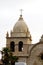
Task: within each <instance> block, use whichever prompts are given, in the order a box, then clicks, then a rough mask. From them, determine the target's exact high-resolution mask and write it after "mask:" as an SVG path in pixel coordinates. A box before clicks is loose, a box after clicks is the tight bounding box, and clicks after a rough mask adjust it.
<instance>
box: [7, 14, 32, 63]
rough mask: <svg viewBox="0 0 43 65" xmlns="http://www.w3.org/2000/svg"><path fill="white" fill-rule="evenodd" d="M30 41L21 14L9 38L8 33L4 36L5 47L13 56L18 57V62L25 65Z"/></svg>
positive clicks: (29, 35) (28, 32)
mask: <svg viewBox="0 0 43 65" xmlns="http://www.w3.org/2000/svg"><path fill="white" fill-rule="evenodd" d="M31 41H32V39H31V34H30V31H29V29H28V27H27V25H26V24H25V21H24V19H23V17H22V14H21V15H20V17H19V19H18V21H17V23H16V24H15V25H14V27H13V31H11V34H10V36H9V33H8V32H7V34H6V47H8V48H9V49H11V51H12V53H13V55H14V56H18V57H19V59H18V61H20V62H26V63H27V58H28V48H29V44H31Z"/></svg>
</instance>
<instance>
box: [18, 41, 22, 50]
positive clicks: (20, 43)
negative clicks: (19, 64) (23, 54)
mask: <svg viewBox="0 0 43 65" xmlns="http://www.w3.org/2000/svg"><path fill="white" fill-rule="evenodd" d="M18 50H19V51H23V42H22V41H20V42H19V45H18Z"/></svg>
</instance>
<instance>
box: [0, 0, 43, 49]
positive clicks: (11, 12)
mask: <svg viewBox="0 0 43 65" xmlns="http://www.w3.org/2000/svg"><path fill="white" fill-rule="evenodd" d="M20 9H23V13H22V14H23V18H24V20H25V23H26V24H27V25H28V28H29V30H30V33H31V36H32V40H33V41H32V43H36V42H38V41H39V40H40V38H41V35H42V34H43V0H0V50H1V49H2V47H4V46H5V44H6V38H5V37H6V32H7V31H8V32H9V33H10V31H11V30H13V27H14V25H15V23H16V22H17V20H18V18H19V15H20Z"/></svg>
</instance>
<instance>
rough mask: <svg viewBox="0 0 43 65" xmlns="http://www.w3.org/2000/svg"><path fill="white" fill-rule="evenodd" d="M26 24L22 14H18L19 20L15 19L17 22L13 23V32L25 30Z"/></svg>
mask: <svg viewBox="0 0 43 65" xmlns="http://www.w3.org/2000/svg"><path fill="white" fill-rule="evenodd" d="M27 29H28V27H27V25H26V24H25V22H24V20H23V18H22V15H20V18H19V20H18V21H17V23H16V24H15V26H14V28H13V32H27Z"/></svg>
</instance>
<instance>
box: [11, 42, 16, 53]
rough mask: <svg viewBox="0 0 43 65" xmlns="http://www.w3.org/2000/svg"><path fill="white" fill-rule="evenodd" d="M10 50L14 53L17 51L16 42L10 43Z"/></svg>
mask: <svg viewBox="0 0 43 65" xmlns="http://www.w3.org/2000/svg"><path fill="white" fill-rule="evenodd" d="M10 50H11V51H12V52H14V51H15V43H14V41H12V42H11V43H10Z"/></svg>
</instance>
